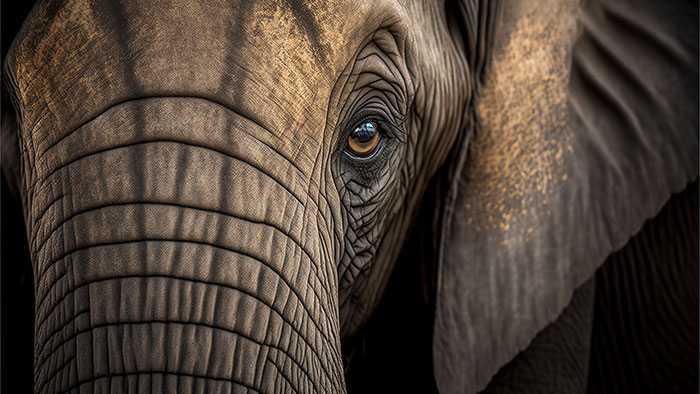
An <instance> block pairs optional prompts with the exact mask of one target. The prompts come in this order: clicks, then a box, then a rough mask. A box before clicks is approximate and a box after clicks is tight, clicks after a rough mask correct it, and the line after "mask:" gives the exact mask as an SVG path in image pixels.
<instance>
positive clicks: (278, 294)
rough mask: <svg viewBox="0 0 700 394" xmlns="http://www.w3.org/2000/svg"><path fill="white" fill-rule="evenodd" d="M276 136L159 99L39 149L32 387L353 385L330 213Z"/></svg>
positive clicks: (31, 208)
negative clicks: (342, 340) (344, 349)
mask: <svg viewBox="0 0 700 394" xmlns="http://www.w3.org/2000/svg"><path fill="white" fill-rule="evenodd" d="M265 133H266V132H265V130H263V129H261V127H260V126H258V125H257V124H256V123H255V122H252V121H251V120H248V119H246V118H244V117H242V116H240V115H238V114H236V113H235V112H233V111H232V110H231V109H228V108H225V107H223V106H221V105H219V104H216V103H213V102H211V101H208V100H206V99H197V98H158V97H153V98H147V99H138V100H129V101H126V102H124V103H121V104H118V105H115V106H113V107H111V108H109V109H107V110H106V111H105V112H103V113H102V114H99V116H97V117H96V118H95V119H93V120H91V121H89V122H87V123H85V124H82V125H78V127H76V128H75V129H74V130H68V131H67V132H66V133H65V134H64V135H63V136H61V137H60V138H57V139H55V140H53V141H47V142H46V143H45V144H44V146H43V147H40V148H39V149H37V152H36V153H35V156H34V157H33V158H34V160H33V162H34V163H36V164H35V166H34V167H33V168H35V172H34V173H32V175H31V177H32V178H33V179H30V182H31V183H32V184H33V185H34V186H33V188H30V189H29V191H28V192H27V199H26V200H27V201H28V208H27V211H28V218H29V220H28V223H30V226H29V233H30V244H31V250H32V258H33V265H34V271H35V278H36V279H35V281H36V283H35V291H36V320H35V322H36V324H35V338H36V340H35V352H34V354H35V360H34V371H35V391H37V392H56V391H61V392H63V391H71V390H73V389H78V390H79V391H81V392H83V390H87V391H90V390H92V391H98V390H99V391H110V392H121V391H126V390H129V391H132V390H133V391H139V392H140V390H143V388H144V387H148V388H149V389H148V390H147V391H149V390H150V391H152V392H175V391H178V392H179V391H186V392H230V391H235V392H237V391H245V390H252V391H263V392H273V391H275V392H277V391H290V390H291V391H296V392H311V391H344V390H345V389H344V382H343V368H342V361H341V357H340V345H339V332H338V312H337V287H336V284H335V283H337V279H336V277H335V275H336V273H335V270H334V269H333V268H334V267H333V266H332V262H331V261H330V260H329V259H330V258H331V256H329V255H328V254H329V253H324V251H326V250H330V249H328V248H329V246H330V245H328V244H327V243H328V242H330V241H329V240H330V238H331V237H330V236H329V229H328V228H327V227H328V226H325V225H324V223H323V221H319V220H318V219H317V217H319V216H321V217H323V216H324V215H328V214H327V212H323V211H322V210H321V208H319V207H318V204H309V203H308V198H306V194H308V193H309V191H308V189H309V188H308V187H306V186H304V185H305V178H304V174H303V173H301V171H299V170H298V169H297V168H295V166H294V165H293V163H292V162H291V161H289V160H287V159H286V158H285V157H283V156H282V155H281V154H280V153H278V151H277V150H275V149H273V148H271V147H270V146H271V145H272V144H273V143H274V142H275V141H265V138H266V137H264V136H265V135H266V134H265ZM311 205H313V207H312V206H311ZM311 218H313V219H311Z"/></svg>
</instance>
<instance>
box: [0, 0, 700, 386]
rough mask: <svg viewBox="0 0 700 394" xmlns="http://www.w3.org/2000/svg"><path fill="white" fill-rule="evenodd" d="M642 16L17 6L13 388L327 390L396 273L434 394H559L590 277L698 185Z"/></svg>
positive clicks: (678, 69) (670, 18) (689, 50)
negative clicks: (25, 266)
mask: <svg viewBox="0 0 700 394" xmlns="http://www.w3.org/2000/svg"><path fill="white" fill-rule="evenodd" d="M543 3H544V2H543ZM641 3H643V4H628V3H627V2H624V1H618V0H616V1H614V2H612V1H610V2H608V1H590V2H588V3H587V4H586V7H585V8H584V9H583V10H582V9H580V4H579V3H578V2H577V1H570V2H552V4H549V2H546V4H545V5H546V6H544V7H542V6H540V7H537V6H524V5H522V4H520V5H517V4H515V3H513V4H508V3H506V4H508V5H501V4H500V2H498V1H494V0H483V1H479V0H474V1H446V2H437V1H435V2H434V1H422V2H421V1H388V0H387V1H373V2H359V3H358V2H355V1H340V0H338V1H317V2H304V1H298V0H288V1H259V2H250V1H235V0H230V1H201V2H192V1H162V2H161V1H152V2H151V1H137V0H126V1H122V2H117V1H92V2H88V1H67V2H60V1H45V2H42V3H41V4H39V5H38V6H37V7H36V8H35V9H34V11H33V12H32V13H31V14H30V16H29V17H28V18H27V20H26V22H25V24H24V26H23V28H22V29H21V30H20V31H19V32H18V33H17V36H16V39H15V42H14V44H13V46H12V48H11V50H10V52H9V54H8V56H7V58H6V59H5V62H4V73H3V78H4V80H5V82H6V83H5V84H4V85H3V95H4V96H3V102H4V103H5V100H8V101H9V102H10V103H11V104H12V108H13V110H10V111H7V110H6V109H5V108H3V112H4V114H5V115H4V117H3V124H2V140H3V143H4V145H5V146H9V147H10V148H8V149H6V148H5V147H3V152H9V153H7V154H3V158H2V166H3V180H4V181H3V182H5V179H6V180H7V182H8V184H9V185H10V188H9V189H11V192H12V193H13V194H14V195H15V197H16V198H17V200H18V201H20V202H21V203H20V204H19V205H21V207H19V209H21V211H22V212H23V214H24V218H25V224H26V233H27V238H28V245H29V254H30V255H31V256H30V257H31V264H32V268H33V273H34V294H35V319H34V322H35V326H34V327H35V340H34V345H35V346H34V390H35V391H37V392H64V391H73V392H91V391H94V392H101V391H113V392H122V391H127V392H149V391H150V392H232V391H233V392H248V391H254V392H344V391H347V389H348V387H350V388H353V386H352V385H350V386H348V383H350V382H348V381H347V380H349V379H350V378H348V376H354V377H358V376H359V377H360V378H362V375H361V374H360V375H358V374H353V373H349V372H348V368H349V364H352V363H353V362H354V363H355V364H357V363H361V362H362V358H361V357H355V358H353V356H352V355H353V354H356V353H353V350H354V349H353V346H355V345H354V344H355V343H357V342H354V341H353V340H354V339H356V337H362V335H364V334H362V335H361V334H360V333H361V331H362V329H363V328H364V327H366V326H367V321H368V320H369V319H370V318H371V317H372V314H373V312H374V311H375V309H376V307H377V305H378V304H379V303H380V302H381V301H382V300H383V299H386V297H387V296H386V295H383V292H384V290H385V288H386V287H387V283H389V280H390V275H392V272H396V267H402V266H403V267H405V266H407V265H410V264H422V265H421V270H422V272H424V273H427V274H426V276H425V277H421V279H422V281H420V283H418V284H417V285H416V286H415V287H416V289H414V290H415V291H422V292H423V293H425V294H427V296H426V299H428V300H429V301H428V302H427V304H428V306H429V308H432V309H430V311H429V312H428V313H426V315H427V316H422V317H421V319H423V321H422V323H423V325H424V326H428V327H430V328H428V329H427V331H428V332H427V334H426V335H425V337H424V338H417V337H413V336H411V334H410V333H412V331H411V330H410V329H406V332H408V333H409V334H407V336H408V337H409V339H408V340H407V341H406V342H407V344H406V345H405V346H403V347H405V348H409V349H410V348H411V344H412V343H413V342H416V343H418V342H420V341H422V342H421V343H423V344H424V345H426V346H428V347H430V349H429V351H428V353H431V354H427V355H424V358H427V359H429V361H433V362H431V363H429V364H430V365H429V366H428V367H426V368H424V369H425V371H421V372H425V373H427V374H428V375H429V378H428V379H427V381H429V386H430V387H431V389H439V390H440V391H443V392H475V391H479V390H481V389H483V388H484V387H486V385H487V384H488V383H489V381H490V379H491V378H492V377H493V379H494V381H492V382H491V385H490V386H489V388H490V389H491V390H492V392H500V391H501V390H506V391H507V390H510V389H511V388H513V387H516V388H517V389H522V390H526V391H527V390H539V391H541V390H545V391H546V390H549V391H554V392H561V391H570V390H568V389H567V388H569V387H573V388H575V389H576V390H581V387H585V384H583V383H582V382H586V381H587V379H588V376H587V371H586V370H585V368H579V367H577V366H581V365H583V366H586V365H588V355H589V350H590V346H591V343H590V342H589V341H588V339H587V338H590V332H591V327H592V319H593V312H592V305H593V304H592V303H593V295H594V291H595V290H594V285H593V284H592V283H591V282H590V281H589V278H590V277H591V276H592V275H593V273H594V272H595V269H596V268H597V267H598V266H599V265H600V264H602V262H603V261H605V257H606V256H607V254H609V253H610V252H611V251H613V250H615V249H617V248H620V247H622V246H623V245H624V243H625V242H626V240H627V239H628V238H629V237H630V236H631V235H633V234H634V233H635V232H636V231H637V230H638V229H639V228H640V226H641V224H642V222H643V221H644V220H645V219H647V218H649V217H652V216H653V215H654V214H655V213H656V212H657V211H658V209H659V208H660V207H661V206H662V205H663V204H664V202H665V201H666V200H667V199H668V197H669V195H670V193H672V192H677V191H680V190H682V188H683V187H685V185H686V183H687V182H688V181H689V180H692V179H695V178H697V168H698V165H697V155H696V152H697V132H696V131H697V92H696V91H692V90H688V89H689V88H688V86H697V75H698V73H697V46H698V45H697V38H695V39H694V40H693V39H692V38H688V37H691V36H692V35H689V34H686V33H687V32H686V31H685V30H684V28H683V26H691V27H692V26H693V24H692V22H688V21H685V20H680V19H683V18H685V15H691V16H692V15H696V16H697V5H695V6H694V7H688V8H689V9H688V10H674V9H665V8H663V6H660V5H659V3H655V2H652V1H648V2H641ZM540 5H542V4H540ZM678 7H680V6H678ZM676 11H678V12H676ZM681 11H683V12H681ZM693 13H694V14H693ZM676 19H679V20H676ZM691 19H692V18H691ZM696 19H697V18H696ZM694 26H697V23H696V22H695V25H694ZM637 58H644V59H647V62H644V63H642V62H635V61H634V60H635V59H637ZM679 100H680V101H681V102H683V103H690V104H693V103H694V104H695V105H690V104H688V105H687V106H686V105H671V104H672V103H676V102H678V101H679ZM8 113H9V115H7V114H8ZM372 133H376V134H372ZM472 136H474V143H473V144H470V142H471V140H472ZM365 147H368V148H366V149H365ZM424 196H428V197H429V198H427V199H424ZM3 220H4V219H3ZM686 227H687V226H686ZM684 228H685V227H684ZM409 235H410V237H411V238H408V237H409ZM407 239H409V240H410V242H405V241H406V240H407ZM421 248H423V249H421ZM696 248H697V246H696ZM415 249H420V250H419V251H418V252H417V253H412V252H413V251H414V250H415ZM402 253H403V254H402ZM689 255H692V253H691V254H689ZM696 255H697V253H696ZM399 256H403V259H399ZM680 266H682V265H679V267H680ZM399 272H400V271H399ZM675 274H676V273H674V275H675ZM587 281H588V282H587ZM585 282H586V283H589V284H588V285H587V286H584V287H583V288H582V289H580V290H579V291H578V293H577V294H578V296H576V297H574V301H573V302H572V301H571V299H572V294H574V290H576V288H577V287H578V286H580V285H581V284H582V283H585ZM392 283H394V282H392ZM625 283H626V282H625ZM630 287H634V286H633V285H632V286H630ZM395 288H396V287H392V288H391V289H395ZM669 299H670V298H669ZM400 302H401V300H399V303H400ZM567 305H568V306H569V307H568V308H567V310H566V311H565V312H564V313H563V314H562V311H564V308H565V307H566V306H567ZM690 309H692V310H697V307H696V308H694V309H693V308H690ZM560 314H561V316H560V317H559V320H558V321H557V322H558V324H556V322H555V324H554V325H550V326H549V327H548V328H547V329H546V330H544V331H542V330H543V329H544V328H545V327H546V326H547V325H548V324H550V323H551V322H552V321H555V319H557V317H558V316H559V315H560ZM597 314H598V313H597ZM426 321H427V324H426ZM433 323H434V324H433ZM412 324H413V323H412V320H411V319H410V318H409V323H407V324H406V326H410V325H412ZM416 324H417V323H416ZM409 328H410V327H409ZM397 331H401V332H403V331H404V327H399V329H398V330H397ZM538 332H540V335H539V336H537V338H536V340H535V341H533V342H532V345H531V347H532V349H530V348H528V349H530V353H527V351H526V352H524V353H521V356H520V358H516V359H515V361H513V363H512V364H509V366H510V367H509V368H508V369H505V370H502V371H505V372H502V373H500V375H495V374H496V373H497V372H498V370H499V368H501V367H502V366H503V365H505V364H507V363H508V362H509V361H510V360H512V359H513V358H514V357H515V356H516V355H517V354H518V352H520V351H521V350H523V349H525V348H526V347H527V346H528V344H530V342H531V341H532V340H533V338H535V335H537V333H538ZM668 332H672V330H669V331H668ZM360 342H361V341H360ZM593 342H595V341H593ZM416 346H418V345H416ZM572 348H575V349H577V350H576V351H571V349H572ZM687 348H693V347H690V346H688V347H687ZM543 349H544V350H543ZM360 353H361V352H360ZM523 354H524V355H523ZM533 354H534V355H535V356H532V355H533ZM640 354H644V352H643V349H642V350H640ZM562 355H563V356H562ZM533 357H534V358H533ZM397 358H399V356H397ZM611 358H612V357H611ZM518 359H520V360H525V361H518ZM684 359H685V358H684ZM358 360H360V361H358ZM532 360H535V361H532ZM411 361H412V360H410V359H409V361H406V362H411ZM531 365H538V371H543V372H544V373H541V374H532V373H530V371H529V370H528V368H529V366H531ZM564 366H574V367H571V368H567V367H564ZM385 367H386V365H381V364H379V366H378V368H377V370H379V371H380V372H384V370H383V368H385ZM433 368H434V370H433ZM572 370H573V371H574V372H573V373H572V372H571V371H572ZM384 376H389V372H386V373H385V375H384ZM494 376H495V377H494ZM523 376H525V377H528V379H529V380H526V381H523ZM532 376H536V377H537V379H534V378H531V377H532ZM402 379H403V380H405V382H403V386H401V385H400V384H399V383H396V385H394V386H391V385H390V387H389V388H390V389H391V388H396V387H397V386H399V387H406V388H407V389H415V388H416V387H411V384H412V380H410V379H406V377H405V376H401V375H399V376H398V377H395V380H402ZM384 384H387V383H384ZM365 386H367V385H366V384H365ZM354 387H362V385H355V386H354ZM368 387H370V388H372V389H374V388H378V387H382V386H372V385H369V386H368Z"/></svg>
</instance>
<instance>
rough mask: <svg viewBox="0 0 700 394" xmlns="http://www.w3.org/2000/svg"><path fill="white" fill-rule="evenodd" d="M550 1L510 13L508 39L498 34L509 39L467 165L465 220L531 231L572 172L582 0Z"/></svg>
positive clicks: (497, 59) (496, 63) (499, 53)
mask: <svg viewBox="0 0 700 394" xmlns="http://www.w3.org/2000/svg"><path fill="white" fill-rule="evenodd" d="M539 6H542V4H539ZM522 7H528V6H527V5H522ZM546 7H547V8H549V9H550V10H551V12H548V13H542V12H537V8H535V7H531V8H532V9H529V10H523V9H521V10H516V11H514V13H518V14H519V15H517V16H514V15H509V14H506V15H504V16H503V17H504V18H509V17H511V18H513V17H517V18H519V21H518V22H517V23H515V24H514V25H513V26H514V27H513V30H511V31H508V32H502V33H501V34H505V35H509V37H501V38H500V40H497V42H499V41H500V42H502V43H503V44H502V46H501V47H500V48H498V49H497V50H496V52H495V56H494V59H493V62H492V64H491V70H490V71H489V72H488V74H487V80H486V83H485V85H484V89H483V90H482V96H481V98H480V101H479V104H478V119H479V123H480V127H479V128H478V129H477V132H476V133H475V135H474V138H473V140H472V142H471V148H470V152H469V154H470V158H469V160H468V163H467V168H466V169H465V171H467V172H466V174H467V177H466V179H467V180H468V182H469V187H468V188H466V196H465V204H466V208H467V209H466V212H467V218H466V220H467V221H468V223H469V224H470V225H475V226H478V227H479V228H481V229H482V230H491V229H500V231H502V232H504V233H510V234H513V235H527V234H529V233H531V232H532V228H528V226H531V224H532V223H534V220H533V218H535V217H536V216H538V215H544V214H546V213H547V210H548V206H549V202H550V201H551V196H552V194H553V193H554V192H555V190H556V189H557V188H558V187H559V186H560V185H561V184H562V183H563V182H566V181H567V178H568V175H567V173H566V171H565V168H564V165H563V164H564V156H565V155H566V154H567V153H566V151H567V150H571V140H572V138H573V135H572V133H571V131H570V130H569V129H568V128H567V127H568V126H567V123H568V113H567V106H566V105H567V104H566V88H567V81H568V77H569V71H568V68H569V67H568V64H569V63H570V52H571V47H570V45H569V44H567V43H571V42H573V41H574V40H573V37H574V35H575V34H576V32H577V29H576V21H575V16H576V15H575V13H574V12H572V8H574V7H576V4H575V2H567V3H563V4H562V3H560V2H556V1H548V2H547V5H546ZM521 13H522V14H521ZM504 25H509V24H508V23H504ZM506 239H508V237H506Z"/></svg>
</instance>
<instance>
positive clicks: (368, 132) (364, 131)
mask: <svg viewBox="0 0 700 394" xmlns="http://www.w3.org/2000/svg"><path fill="white" fill-rule="evenodd" d="M376 133H377V127H376V126H375V124H374V122H364V123H362V124H361V125H359V126H357V127H356V128H355V130H353V132H352V136H353V138H355V139H356V140H358V141H359V142H367V141H369V140H371V139H372V137H374V135H375V134H376Z"/></svg>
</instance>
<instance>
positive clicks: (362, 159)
mask: <svg viewBox="0 0 700 394" xmlns="http://www.w3.org/2000/svg"><path fill="white" fill-rule="evenodd" d="M384 145H386V142H385V139H384V138H382V139H380V140H379V145H377V147H376V148H375V149H374V152H372V154H371V155H369V156H366V157H363V156H356V155H354V154H352V152H350V151H348V150H347V149H345V148H343V153H344V154H345V155H346V156H348V157H349V158H350V159H352V160H355V161H358V162H370V161H373V160H374V159H375V158H376V157H377V156H379V154H380V153H381V152H382V151H383V150H384Z"/></svg>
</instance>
